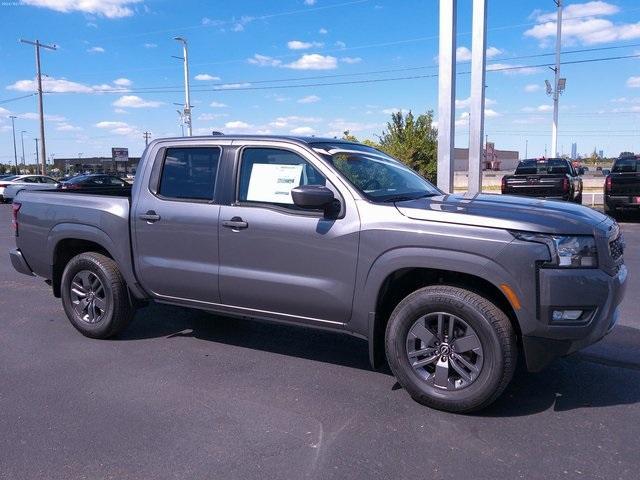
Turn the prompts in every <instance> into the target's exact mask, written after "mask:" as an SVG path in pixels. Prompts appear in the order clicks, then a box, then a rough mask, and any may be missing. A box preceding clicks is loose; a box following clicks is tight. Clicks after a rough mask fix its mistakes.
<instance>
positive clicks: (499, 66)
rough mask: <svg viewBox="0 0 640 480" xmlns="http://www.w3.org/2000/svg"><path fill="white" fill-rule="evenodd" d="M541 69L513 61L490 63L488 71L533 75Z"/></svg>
mask: <svg viewBox="0 0 640 480" xmlns="http://www.w3.org/2000/svg"><path fill="white" fill-rule="evenodd" d="M538 70H539V69H537V68H535V67H523V66H522V65H515V64H512V63H489V64H487V71H488V72H491V71H501V72H502V73H504V74H505V75H531V74H533V73H537V72H538Z"/></svg>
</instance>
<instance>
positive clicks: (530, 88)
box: [524, 83, 542, 93]
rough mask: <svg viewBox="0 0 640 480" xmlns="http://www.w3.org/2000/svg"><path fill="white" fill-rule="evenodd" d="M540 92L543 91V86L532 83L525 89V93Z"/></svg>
mask: <svg viewBox="0 0 640 480" xmlns="http://www.w3.org/2000/svg"><path fill="white" fill-rule="evenodd" d="M540 90H542V86H541V85H538V84H537V83H530V84H528V85H525V87H524V91H525V92H527V93H534V92H539V91H540Z"/></svg>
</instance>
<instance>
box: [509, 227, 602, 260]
mask: <svg viewBox="0 0 640 480" xmlns="http://www.w3.org/2000/svg"><path fill="white" fill-rule="evenodd" d="M512 233H513V235H514V236H515V237H516V238H517V239H519V240H524V241H527V242H536V243H544V244H545V245H547V247H549V253H550V254H551V262H549V263H548V265H551V266H556V267H563V268H597V267H598V251H597V249H596V241H595V239H594V238H593V237H591V236H586V235H576V236H567V235H543V234H538V233H528V232H512Z"/></svg>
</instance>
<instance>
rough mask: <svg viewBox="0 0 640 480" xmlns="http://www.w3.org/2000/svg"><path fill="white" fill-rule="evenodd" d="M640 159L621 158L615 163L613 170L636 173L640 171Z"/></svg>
mask: <svg viewBox="0 0 640 480" xmlns="http://www.w3.org/2000/svg"><path fill="white" fill-rule="evenodd" d="M639 163H640V160H638V159H637V158H619V159H618V160H616V161H615V163H614V164H613V168H612V169H611V171H612V172H615V173H635V172H637V171H638V164H639Z"/></svg>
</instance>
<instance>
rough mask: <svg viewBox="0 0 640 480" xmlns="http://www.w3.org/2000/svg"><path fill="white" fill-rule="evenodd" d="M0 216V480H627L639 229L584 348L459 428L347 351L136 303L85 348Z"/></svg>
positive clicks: (636, 388) (638, 460) (357, 350)
mask: <svg viewBox="0 0 640 480" xmlns="http://www.w3.org/2000/svg"><path fill="white" fill-rule="evenodd" d="M9 222H10V207H9V206H7V205H3V206H0V478H1V479H11V480H14V479H29V480H35V479H76V478H81V479H112V478H113V479H141V478H145V479H151V478H153V479H173V478H181V479H183V478H184V479H205V478H206V479H218V478H219V479H232V478H243V479H253V478H261V479H262V478H268V479H280V478H282V479H299V478H300V479H301V478H322V479H324V478H335V479H345V478H367V479H371V478H381V479H383V478H384V479H404V478H407V479H412V480H413V479H417V478H425V479H440V478H442V479H445V478H446V479H449V478H456V479H461V478H462V479H464V478H469V479H513V478H526V479H532V478H535V479H537V478H540V479H542V478H545V479H555V478H606V479H607V480H612V479H637V478H638V471H640V456H639V455H638V451H639V450H638V449H639V446H638V442H639V438H640V300H639V299H638V292H640V280H639V279H638V276H637V275H636V272H638V271H640V220H639V219H632V221H630V222H625V223H624V224H623V229H624V232H625V235H626V239H627V253H626V262H627V265H628V266H629V270H630V285H629V288H628V293H627V297H626V300H625V304H624V306H623V312H622V319H621V321H620V324H619V325H618V326H617V327H616V329H615V330H614V332H613V333H612V334H611V335H609V336H608V337H607V338H606V339H605V340H604V341H602V342H601V343H599V344H597V345H595V346H593V347H591V348H589V349H588V350H587V351H585V352H581V353H580V354H577V355H574V356H571V357H568V358H564V359H560V360H558V361H556V362H555V363H554V364H553V365H552V366H551V367H550V368H548V369H547V370H545V371H544V372H541V373H538V374H529V373H525V372H519V373H518V374H517V375H516V378H515V379H514V382H513V383H512V385H511V386H510V387H509V389H508V390H507V392H506V393H505V395H503V397H502V398H501V399H500V400H499V401H498V402H497V403H496V404H494V405H493V406H492V407H490V408H489V409H488V410H486V411H484V412H482V413H480V414H476V415H471V416H462V415H453V414H447V413H442V412H438V411H434V410H430V409H427V408H425V407H422V406H420V405H418V404H417V403H415V402H413V401H412V400H411V399H410V398H409V397H408V395H407V394H406V392H404V391H403V390H402V389H399V388H397V386H396V382H395V380H394V378H393V377H392V376H391V375H389V374H388V373H386V372H376V371H372V370H371V369H370V368H369V366H368V360H367V347H366V344H365V343H364V342H363V341H360V340H357V339H353V338H350V337H346V336H339V335H335V334H329V333H324V332H316V331H312V330H308V329H303V328H294V327H284V326H275V325H267V324H261V323H257V322H253V321H249V320H236V319H230V318H223V317H217V316H214V315H211V314H207V313H203V312H198V311H191V310H187V309H182V308H177V307H168V306H159V305H153V306H150V307H147V308H145V309H143V310H141V311H140V312H139V313H138V315H137V316H136V318H135V321H134V322H133V324H132V325H131V327H130V328H129V329H128V330H127V331H126V333H125V334H124V335H123V336H121V337H120V338H118V339H116V340H112V341H99V340H90V339H87V338H85V337H83V336H81V335H80V334H79V333H77V332H76V331H75V330H74V329H73V327H72V326H71V325H70V324H69V322H68V321H67V319H66V317H65V315H64V312H63V310H62V306H61V304H60V301H59V300H57V299H55V298H53V296H52V295H51V292H50V289H49V287H47V286H46V285H45V284H44V283H43V281H42V280H41V279H38V278H30V277H27V276H24V275H20V274H18V273H16V272H14V271H13V269H12V267H11V265H10V263H9V260H8V256H7V255H6V253H5V252H6V251H7V250H8V249H9V248H10V247H11V246H12V245H13V243H14V239H13V233H12V232H11V230H10V227H9Z"/></svg>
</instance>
